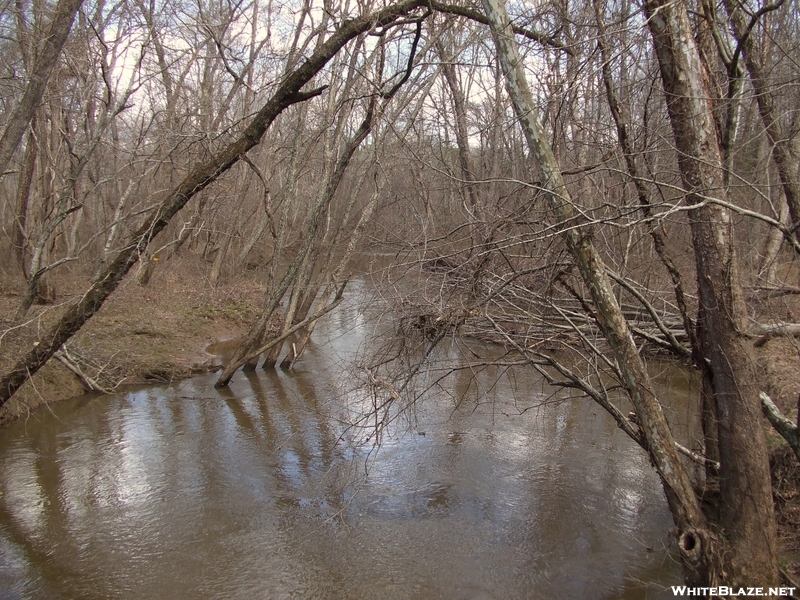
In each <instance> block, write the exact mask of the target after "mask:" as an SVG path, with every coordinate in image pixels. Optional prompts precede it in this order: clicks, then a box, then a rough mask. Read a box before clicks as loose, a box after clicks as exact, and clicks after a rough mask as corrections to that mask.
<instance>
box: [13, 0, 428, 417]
mask: <svg viewBox="0 0 800 600" xmlns="http://www.w3.org/2000/svg"><path fill="white" fill-rule="evenodd" d="M425 5H426V4H425V1H424V0H403V1H401V2H397V3H395V4H391V5H389V6H387V7H386V8H383V9H380V10H377V11H375V12H373V13H370V14H366V15H362V16H359V17H356V18H353V19H348V20H346V21H343V22H342V23H341V24H340V25H339V27H338V28H337V29H336V31H334V32H333V33H332V34H331V36H330V37H329V38H328V39H327V40H326V41H325V42H324V43H323V44H320V46H319V47H318V48H317V50H316V51H315V52H314V53H313V54H312V55H311V56H310V57H308V58H307V59H305V61H303V63H302V64H301V65H300V66H299V67H297V68H296V69H295V70H293V71H292V72H291V73H289V74H287V75H286V77H285V78H284V79H283V81H282V83H281V84H280V86H278V89H277V90H276V92H275V94H273V96H272V97H271V98H270V99H269V100H268V101H267V102H266V104H264V106H263V107H262V108H261V110H259V111H258V113H257V114H256V116H255V117H253V119H252V120H251V122H250V124H249V125H248V126H247V127H245V129H244V131H243V132H242V134H241V135H240V136H239V137H238V138H237V139H236V140H234V141H233V142H232V143H231V144H229V145H228V146H227V147H225V148H224V149H223V150H222V151H220V152H219V153H217V154H216V155H215V156H213V157H212V158H211V160H209V161H208V162H206V163H204V164H202V165H199V166H197V167H196V168H194V169H193V170H192V171H191V172H190V173H189V175H187V176H186V178H184V180H183V181H182V182H181V183H180V184H179V185H178V187H176V188H175V189H174V190H172V192H170V193H169V194H168V195H167V197H166V198H165V200H164V201H163V202H162V203H161V204H160V205H159V206H158V208H157V209H156V210H155V211H154V213H153V214H152V215H151V216H150V217H149V218H148V219H147V220H146V221H145V223H144V224H143V225H142V226H141V227H139V228H138V229H137V230H136V231H135V232H133V233H132V234H131V235H130V236H129V237H128V239H127V240H126V243H125V244H124V245H123V248H122V249H121V250H120V251H119V252H118V253H117V255H116V256H115V257H114V259H113V260H111V261H110V262H109V264H108V266H107V267H106V268H105V269H104V270H103V272H102V273H100V274H99V276H98V277H97V278H96V280H95V282H94V283H93V284H92V286H91V287H90V288H89V289H88V290H87V291H86V292H85V293H84V294H83V295H82V296H81V298H80V299H79V300H78V301H77V302H75V303H74V304H72V305H71V306H69V307H68V308H67V309H66V311H65V312H64V314H63V315H62V316H61V318H60V319H58V320H57V321H56V323H55V324H54V325H53V326H52V327H50V328H48V329H47V330H46V331H45V332H44V333H43V334H42V335H41V336H40V338H39V340H38V341H37V342H36V344H34V345H33V347H32V348H31V349H30V350H29V351H28V352H27V354H25V355H24V356H23V357H22V358H21V359H19V360H18V361H17V362H16V364H15V365H14V366H13V367H12V368H11V370H10V371H7V372H6V373H4V374H3V375H2V377H0V406H2V405H3V404H5V403H6V402H8V400H9V399H10V398H11V396H13V395H14V393H15V392H16V391H17V390H18V389H19V388H20V387H22V385H23V384H24V383H25V382H26V381H27V380H28V379H30V377H32V376H33V375H34V374H35V373H36V372H38V370H39V369H41V368H42V366H43V365H44V364H45V363H46V362H47V361H48V360H49V359H50V357H51V356H53V354H55V352H56V351H57V350H58V349H59V348H61V346H62V345H63V344H64V342H66V341H67V340H68V339H70V338H71V337H72V336H73V335H74V334H75V333H76V332H77V331H78V330H79V329H80V328H81V327H82V326H83V325H84V323H86V321H88V320H89V319H90V318H91V317H92V316H93V315H94V314H95V313H96V312H97V311H98V310H100V307H101V306H102V305H103V303H104V302H105V301H106V299H107V298H108V297H109V296H110V295H111V293H112V292H113V291H114V290H116V289H117V287H118V286H119V284H120V282H121V281H122V279H123V277H125V275H126V274H127V273H128V271H130V269H131V267H133V265H134V264H136V262H137V260H138V258H139V256H140V255H141V254H142V253H143V252H144V251H145V250H146V249H147V246H148V244H149V243H150V240H152V239H153V238H154V237H155V236H156V235H157V234H158V233H160V232H161V231H162V230H163V229H164V227H166V226H167V225H168V224H169V223H170V221H171V219H172V217H174V216H175V214H176V213H177V212H178V211H179V210H180V209H181V208H183V207H184V206H185V205H186V203H187V202H188V201H189V200H190V199H191V198H192V197H193V196H194V195H195V194H197V193H198V192H200V191H202V190H203V189H205V188H206V187H207V186H208V185H209V184H211V183H212V182H213V181H215V180H216V179H217V178H218V177H219V176H220V175H222V174H223V173H225V172H226V171H227V170H228V169H230V168H231V167H232V166H233V165H234V164H236V162H237V161H238V160H239V159H240V158H241V157H242V156H243V155H244V154H245V153H246V152H247V151H249V150H250V149H251V148H253V147H254V146H256V145H257V144H258V143H259V142H260V141H261V138H262V137H263V135H264V133H265V132H266V131H267V129H268V128H269V127H270V126H271V125H272V123H273V122H274V121H275V119H276V118H277V116H278V115H279V114H280V113H282V112H283V111H284V110H285V109H286V107H288V106H291V105H292V104H296V103H298V102H303V101H305V100H308V99H309V98H313V97H315V96H317V95H319V94H321V93H322V92H323V91H324V89H325V88H318V89H316V90H312V91H308V92H301V91H300V90H301V89H302V87H303V86H304V85H305V84H307V83H308V82H309V81H311V79H312V78H313V77H314V76H315V75H316V74H317V73H318V72H319V71H320V70H321V69H322V68H323V67H324V66H325V65H326V64H328V61H330V59H331V58H332V57H333V56H334V55H335V54H336V53H337V52H338V51H339V50H340V49H341V48H342V47H343V46H344V45H345V44H347V42H349V41H350V40H352V39H353V38H355V37H356V36H358V35H359V34H361V33H363V32H365V31H368V30H370V29H372V28H375V27H386V26H389V25H391V24H392V23H394V22H395V21H397V20H398V19H400V18H401V17H403V16H405V15H406V14H408V13H409V12H411V11H413V10H415V9H417V8H419V7H421V6H425Z"/></svg>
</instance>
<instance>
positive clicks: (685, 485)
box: [483, 0, 716, 583]
mask: <svg viewBox="0 0 800 600" xmlns="http://www.w3.org/2000/svg"><path fill="white" fill-rule="evenodd" d="M483 6H484V9H485V11H486V14H487V17H488V19H489V23H490V25H491V28H492V35H493V37H494V40H495V45H496V46H497V53H498V56H499V59H500V64H501V66H502V68H503V73H504V74H505V77H506V87H507V89H508V93H509V96H510V97H511V100H512V102H513V104H514V111H515V113H516V115H517V118H518V119H519V121H520V123H521V125H522V129H523V132H524V134H525V139H526V141H527V143H528V146H529V148H530V151H531V156H532V158H533V161H534V163H535V164H536V167H537V168H538V170H539V176H540V180H541V182H542V187H543V188H544V190H545V194H546V196H547V199H548V201H549V203H550V205H551V208H552V210H553V212H554V213H555V214H556V216H557V218H558V220H559V221H560V222H562V223H568V224H570V225H572V224H574V223H577V222H579V221H578V217H579V211H578V209H577V207H576V205H575V204H574V203H573V201H572V199H571V197H570V194H569V191H568V190H567V188H566V185H565V184H564V180H563V178H562V176H561V169H560V167H559V165H558V163H557V161H556V158H555V155H554V154H553V151H552V149H551V147H550V144H549V143H548V141H547V135H546V134H545V132H544V130H543V128H542V125H541V123H540V121H539V119H538V117H537V116H536V113H535V106H534V103H533V97H532V95H531V91H530V88H529V87H528V83H527V80H526V78H525V72H524V70H523V66H522V61H521V59H520V57H519V53H518V51H517V46H516V41H515V40H514V37H513V34H512V30H511V25H510V22H509V18H508V14H507V13H506V9H505V5H504V3H503V0H483ZM587 229H588V228H580V227H574V226H569V227H567V228H566V232H565V233H564V237H565V239H566V242H567V247H568V249H569V251H570V254H572V257H573V259H574V260H575V262H576V263H577V265H578V268H579V270H580V273H581V276H582V277H583V280H584V283H585V284H586V287H587V288H588V289H589V291H590V293H591V296H592V300H593V301H594V303H595V307H596V309H597V310H596V314H597V320H598V323H599V325H600V327H601V328H602V330H603V333H604V335H605V337H606V339H607V340H608V343H609V345H610V347H611V349H612V351H613V352H614V356H615V358H616V360H617V364H618V365H619V369H620V372H621V373H622V374H623V378H624V384H625V387H626V391H627V392H628V395H629V397H630V399H631V401H632V403H633V405H634V407H635V409H636V414H637V416H638V418H639V421H640V423H641V427H642V433H643V436H644V439H645V446H646V447H647V449H648V451H649V454H650V458H651V459H652V461H653V464H654V465H655V467H656V469H657V470H658V473H659V475H660V476H661V480H662V482H663V484H664V489H665V492H666V495H667V500H668V501H669V505H670V510H671V511H672V514H673V516H674V518H675V523H676V525H677V526H678V529H679V530H680V534H679V541H680V542H681V543H680V546H681V550H682V556H683V559H684V564H685V565H686V567H687V579H689V580H690V581H692V582H698V583H702V582H705V581H707V580H709V579H714V575H713V573H714V571H715V570H716V569H715V566H714V564H713V562H710V561H709V560H708V559H709V557H711V556H713V555H712V554H711V552H712V551H713V534H712V533H711V532H710V531H708V530H707V529H706V522H705V516H704V515H703V512H702V510H701V508H700V503H699V501H698V499H697V497H696V495H695V493H694V491H693V489H692V486H691V483H690V480H689V476H688V473H687V471H686V469H685V468H684V466H683V463H682V462H681V459H680V457H679V455H678V451H677V449H676V446H675V442H674V440H673V438H672V434H671V432H670V430H669V426H668V425H667V421H666V418H665V416H664V413H663V411H662V410H661V405H660V404H659V402H658V400H657V399H656V397H655V394H654V393H653V388H652V385H651V383H650V379H649V376H648V374H647V370H646V369H645V366H644V363H643V362H642V360H641V357H640V356H639V353H638V350H637V348H636V345H635V343H634V341H633V336H632V335H631V332H630V329H629V327H628V323H627V321H626V320H625V317H624V316H623V314H622V311H621V309H620V306H619V304H618V303H617V300H616V297H615V295H614V293H613V289H612V286H611V282H610V280H609V278H608V274H607V273H606V268H605V265H604V264H603V260H602V258H601V257H600V255H599V254H598V252H597V250H596V249H595V247H594V244H593V242H592V237H591V234H590V232H589V231H588V230H587Z"/></svg>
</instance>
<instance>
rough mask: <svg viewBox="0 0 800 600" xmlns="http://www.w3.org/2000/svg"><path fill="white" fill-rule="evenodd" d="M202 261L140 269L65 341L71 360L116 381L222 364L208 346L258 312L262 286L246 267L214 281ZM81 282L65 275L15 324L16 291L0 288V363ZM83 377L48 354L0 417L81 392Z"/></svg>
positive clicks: (25, 343)
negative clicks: (141, 275) (144, 278)
mask: <svg viewBox="0 0 800 600" xmlns="http://www.w3.org/2000/svg"><path fill="white" fill-rule="evenodd" d="M203 268H204V265H201V264H196V263H193V262H192V261H190V260H183V259H182V260H176V261H174V262H172V261H171V262H170V263H169V264H167V265H164V266H163V267H162V268H159V269H156V271H155V273H154V275H153V277H152V279H151V281H150V283H149V284H148V285H147V286H146V287H142V286H140V285H138V284H137V282H136V278H135V276H134V275H135V274H131V276H129V278H128V280H127V281H126V282H125V283H124V284H123V285H122V286H120V289H118V290H117V292H116V293H115V294H114V295H113V296H111V298H110V299H109V300H108V301H107V302H106V303H105V304H104V305H103V307H102V309H101V310H100V312H99V313H98V314H97V315H95V317H94V318H93V319H91V320H90V321H89V323H87V324H86V326H85V327H84V328H83V329H82V330H81V331H80V333H79V334H78V335H77V336H75V338H73V340H71V341H70V342H69V343H68V344H67V346H66V356H64V358H65V359H66V362H72V363H73V364H77V365H78V366H79V367H80V370H81V372H82V373H84V374H85V375H86V376H87V378H88V379H90V380H91V382H92V383H95V384H97V386H99V387H102V388H104V389H114V388H116V387H118V386H120V385H125V384H128V383H141V382H156V381H169V380H171V379H176V378H181V377H186V376H189V375H191V374H193V373H200V372H205V371H209V370H212V369H215V368H217V366H218V360H217V358H216V357H215V356H213V355H211V354H209V353H207V352H206V348H207V347H208V346H209V345H210V344H212V343H214V342H217V341H221V340H229V339H232V338H236V337H238V336H241V335H242V334H243V333H245V332H246V331H247V328H248V327H249V324H250V323H251V322H252V320H253V319H254V317H255V315H256V314H257V310H258V306H259V305H260V303H261V300H262V297H263V287H262V286H261V284H260V283H259V282H258V280H257V277H256V275H255V274H244V275H242V276H240V277H238V278H237V279H236V280H234V281H229V282H226V283H225V284H224V285H223V286H220V287H218V288H211V287H210V286H209V285H208V282H207V280H206V277H205V275H204V274H203ZM80 283H82V281H81V282H80ZM79 285H80V284H79V282H77V281H76V282H73V283H72V286H74V288H75V289H72V286H70V283H69V282H64V283H63V285H62V286H61V287H60V288H59V292H60V295H59V298H58V301H57V302H56V304H54V305H51V306H34V307H33V308H32V309H31V311H30V312H29V313H28V315H27V316H26V318H25V320H24V321H23V322H22V323H18V324H14V315H15V313H16V311H17V308H18V306H19V303H20V296H19V295H17V294H15V293H3V294H0V335H2V337H1V338H0V368H2V369H5V368H7V367H8V366H10V365H11V364H12V363H13V361H14V360H16V358H17V357H18V356H19V355H20V352H22V351H24V350H25V349H26V348H28V347H29V345H30V344H31V343H33V342H34V340H35V339H36V332H37V330H38V329H39V328H40V327H42V326H43V325H45V324H47V323H49V322H52V321H53V320H54V318H55V317H56V316H57V315H58V314H59V312H60V310H61V307H62V306H63V305H64V304H66V303H68V302H69V301H70V300H71V299H72V298H73V297H74V294H77V293H79V290H80V287H79ZM86 389H87V386H86V383H85V382H81V380H80V378H79V377H78V376H77V375H76V374H75V373H74V372H72V371H70V369H68V368H67V367H66V366H65V364H64V362H62V361H61V360H57V359H55V358H54V359H51V360H50V362H49V363H48V364H47V365H46V366H45V367H44V368H43V369H42V370H41V371H40V372H39V373H38V374H37V375H36V376H35V377H34V378H33V379H32V380H31V381H30V382H28V383H27V384H26V385H25V386H24V387H23V389H22V390H21V391H20V392H19V393H18V394H17V395H16V396H15V397H14V398H13V399H12V400H11V401H10V402H8V403H7V404H6V405H5V406H4V407H2V408H0V425H2V424H5V423H8V422H10V421H12V420H14V419H16V418H20V417H21V418H27V417H28V416H30V414H31V411H32V410H34V409H36V408H39V410H42V407H43V406H44V405H46V404H49V403H52V402H57V401H60V400H65V399H68V398H73V397H75V396H78V395H81V394H83V393H84V392H85V391H86Z"/></svg>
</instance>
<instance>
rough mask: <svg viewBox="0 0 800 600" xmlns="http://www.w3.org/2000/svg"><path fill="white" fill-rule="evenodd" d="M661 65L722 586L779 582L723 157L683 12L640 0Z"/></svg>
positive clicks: (658, 0)
mask: <svg viewBox="0 0 800 600" xmlns="http://www.w3.org/2000/svg"><path fill="white" fill-rule="evenodd" d="M644 8H645V11H646V13H647V16H648V25H649V28H650V32H651V34H652V38H653V43H654V46H655V49H656V54H657V57H658V62H659V68H660V71H661V79H662V82H663V86H664V92H665V96H666V100H667V109H668V112H669V117H670V122H671V125H672V130H673V135H674V137H675V145H676V148H677V150H678V166H679V169H680V172H681V178H682V181H683V187H684V189H685V190H686V201H687V203H688V204H689V205H690V206H692V207H693V208H692V209H691V210H690V211H689V218H690V225H691V231H692V243H693V246H694V252H695V261H696V268H697V278H698V295H699V301H700V307H701V310H700V335H701V336H702V337H703V343H704V345H705V347H706V348H707V356H706V358H707V359H708V362H709V366H710V369H711V373H712V377H713V393H714V398H715V400H716V409H717V410H716V419H717V425H718V428H717V432H718V438H719V441H718V449H719V459H720V494H721V506H720V525H721V529H722V532H723V535H724V539H725V542H726V543H725V548H724V549H722V550H724V561H725V571H726V581H729V582H730V585H733V586H747V585H751V586H753V585H755V586H766V585H776V584H777V582H778V569H777V544H776V530H775V519H774V514H773V506H772V492H771V484H770V478H769V463H768V460H767V448H766V441H765V437H764V430H763V427H762V424H761V411H760V405H759V400H758V390H757V389H756V385H755V373H754V370H753V364H752V360H751V357H750V354H749V350H748V344H749V342H748V339H747V337H746V335H745V334H746V333H747V313H746V310H745V304H744V301H743V298H742V291H741V287H740V283H739V273H738V267H737V261H736V252H735V247H734V239H733V223H732V219H731V214H730V212H729V211H728V210H727V209H725V208H723V207H721V206H720V205H718V204H714V203H704V201H705V199H706V198H709V197H711V198H718V199H721V200H726V194H725V185H724V177H723V172H722V171H723V168H722V157H721V155H720V149H719V145H718V142H717V136H716V133H715V129H714V120H713V111H712V106H711V104H710V100H709V98H710V97H711V96H710V94H709V93H708V90H707V89H706V86H705V75H704V71H703V66H702V63H701V61H700V57H699V54H698V51H697V47H696V46H695V42H694V38H693V36H692V28H691V23H690V21H689V15H688V11H687V8H686V5H685V4H684V3H683V2H681V1H679V2H674V1H671V0H666V1H665V0H645V2H644Z"/></svg>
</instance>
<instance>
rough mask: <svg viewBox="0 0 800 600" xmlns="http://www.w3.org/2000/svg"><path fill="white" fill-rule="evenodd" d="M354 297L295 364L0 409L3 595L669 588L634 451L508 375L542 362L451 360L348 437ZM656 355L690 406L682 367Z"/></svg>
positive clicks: (579, 412)
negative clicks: (18, 412)
mask: <svg viewBox="0 0 800 600" xmlns="http://www.w3.org/2000/svg"><path fill="white" fill-rule="evenodd" d="M354 306H355V305H350V306H349V307H348V306H345V307H344V308H343V310H342V311H341V312H340V313H339V314H338V315H334V317H335V318H334V319H333V320H332V321H331V322H329V323H326V324H325V325H321V326H320V327H318V329H317V332H316V334H315V336H316V337H315V344H314V345H313V346H312V347H311V348H309V352H308V355H307V356H306V357H304V359H303V361H302V363H301V364H300V365H299V366H298V369H297V370H296V371H295V372H292V373H285V372H264V371H261V370H257V371H254V372H248V373H239V374H237V376H236V377H235V378H234V380H233V382H232V384H231V386H230V388H228V389H225V390H216V389H214V387H213V381H214V377H213V376H212V375H206V376H200V377H196V378H193V379H191V380H187V381H183V382H179V383H176V384H172V385H166V386H157V387H156V386H148V387H141V388H138V389H129V390H127V391H125V392H123V393H120V394H115V395H111V396H97V397H92V398H89V397H87V398H83V399H79V400H77V401H75V402H72V403H69V402H67V403H62V404H60V405H56V406H54V407H53V410H52V413H38V414H36V415H34V416H32V417H31V418H30V419H29V420H27V421H22V422H19V423H16V424H14V425H13V426H11V427H10V428H8V429H6V430H5V431H3V432H2V435H0V598H108V597H114V598H144V597H148V598H289V597H292V598H353V599H357V598H358V599H360V598H389V599H391V598H420V599H422V598H454V599H467V598H544V599H548V598H581V599H584V598H597V599H602V598H629V599H630V598H670V597H672V595H671V594H670V593H668V592H666V591H664V590H665V588H666V587H668V586H669V585H671V584H675V583H679V582H680V570H679V568H678V566H677V565H676V564H675V562H674V560H673V558H672V557H671V555H670V554H669V552H668V551H667V549H666V547H665V546H666V544H667V540H666V532H667V530H668V529H669V527H670V526H671V524H672V523H671V518H670V515H669V512H668V510H667V507H666V503H665V501H664V499H663V494H662V492H661V489H660V486H659V482H658V478H657V477H656V475H655V473H654V472H653V471H652V469H651V468H650V467H649V465H648V464H647V460H646V458H645V457H644V455H643V454H642V452H641V451H639V450H638V449H637V448H636V447H635V446H634V445H633V444H632V442H630V441H629V440H628V439H627V438H625V436H624V435H622V434H621V433H620V432H619V431H618V430H617V429H616V428H615V426H614V423H613V422H612V420H611V419H610V418H608V417H607V416H606V415H605V414H604V413H603V412H602V411H600V410H598V409H597V408H595V407H594V406H593V405H591V404H589V403H587V402H586V401H583V400H566V401H563V402H560V403H556V404H555V405H553V406H548V407H545V408H541V409H538V410H530V411H527V412H524V413H523V414H521V415H520V414H518V412H519V411H518V410H517V409H518V406H516V404H515V402H516V400H515V396H516V394H515V393H514V391H515V390H517V391H518V390H536V392H537V393H540V391H541V392H542V393H545V394H550V393H551V392H552V390H546V389H544V384H543V383H542V382H541V381H540V380H539V379H538V378H537V377H536V376H535V374H534V373H532V372H527V371H524V370H522V369H518V370H517V371H515V373H514V376H513V378H512V377H509V376H507V375H506V376H504V375H503V374H502V373H501V372H499V371H497V372H492V371H491V370H487V371H485V372H484V373H481V374H479V375H478V378H477V379H475V380H472V379H469V378H463V377H460V376H455V377H454V378H452V380H448V381H449V383H446V385H450V386H452V388H451V389H450V390H447V389H443V390H442V391H441V393H440V395H439V396H436V395H433V396H431V397H429V398H427V399H426V401H425V402H424V403H422V404H421V405H420V406H417V407H416V410H415V413H414V418H413V422H411V424H410V425H409V424H408V423H406V424H405V425H404V426H398V427H397V428H396V429H395V430H392V431H390V432H388V434H387V435H386V436H385V438H384V441H383V444H382V446H381V447H380V448H379V449H377V450H375V449H372V448H366V447H359V446H354V445H352V444H350V443H348V442H347V439H348V438H347V436H346V435H343V434H344V433H345V432H346V423H343V422H342V415H343V414H346V412H347V411H346V410H344V409H345V408H347V407H348V406H350V404H351V403H352V402H353V390H354V389H355V387H356V386H355V385H354V383H353V382H352V381H348V375H347V369H346V368H345V364H346V363H347V359H348V357H349V356H351V355H352V353H353V352H354V351H355V349H356V348H359V347H362V345H363V344H364V343H365V336H366V335H367V334H366V331H368V329H369V328H368V327H366V326H363V325H360V324H359V323H360V321H359V319H361V316H360V314H359V313H358V311H357V310H356V309H355V308H354ZM348 311H351V312H350V313H348ZM217 350H218V351H222V350H221V349H219V348H217ZM662 371H663V373H662V374H661V375H660V377H659V380H660V381H662V384H663V385H666V386H670V387H669V388H668V389H670V390H671V391H670V395H671V396H672V397H673V409H672V414H671V416H672V418H674V419H675V420H676V421H681V419H683V418H684V416H685V415H684V413H685V412H686V411H688V410H690V408H687V407H689V406H690V405H691V402H692V397H693V394H694V391H693V387H692V384H691V381H690V379H689V378H687V377H686V375H685V374H683V373H682V372H681V371H679V370H675V369H673V368H672V367H667V366H664V367H662ZM446 385H445V386H444V387H446ZM476 386H477V387H476ZM512 388H513V389H512ZM476 390H477V391H476ZM470 394H473V395H475V394H477V395H478V396H479V397H481V398H482V400H483V401H482V403H480V404H478V405H477V406H476V405H475V403H463V404H465V405H464V406H461V408H457V407H456V406H455V405H454V403H453V398H466V397H469V396H470ZM466 404H469V406H466ZM690 433H691V432H688V431H687V432H685V435H686V436H690ZM367 471H368V476H366V475H365V473H366V472H367Z"/></svg>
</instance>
